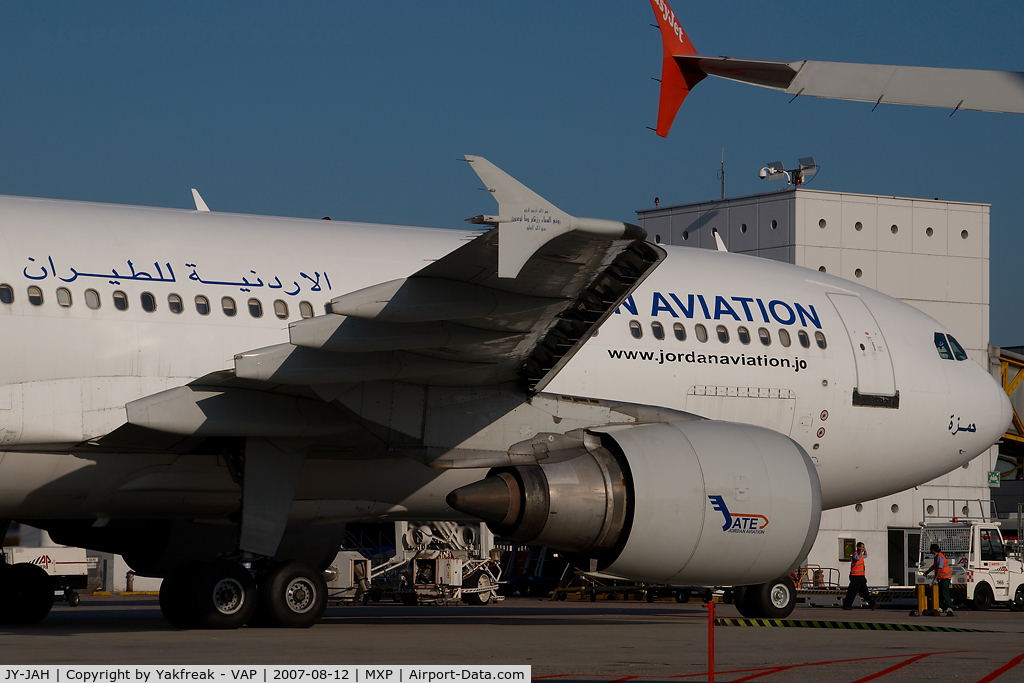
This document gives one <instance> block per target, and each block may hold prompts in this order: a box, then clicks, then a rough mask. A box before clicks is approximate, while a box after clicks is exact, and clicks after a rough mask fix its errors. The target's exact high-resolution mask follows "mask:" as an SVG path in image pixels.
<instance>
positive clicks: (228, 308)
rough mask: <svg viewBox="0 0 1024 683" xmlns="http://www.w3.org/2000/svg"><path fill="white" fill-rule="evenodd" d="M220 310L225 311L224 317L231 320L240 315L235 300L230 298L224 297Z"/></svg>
mask: <svg viewBox="0 0 1024 683" xmlns="http://www.w3.org/2000/svg"><path fill="white" fill-rule="evenodd" d="M220 309H221V310H222V311H224V315H226V316H227V317H229V318H233V317H235V314H236V313H238V309H237V308H235V300H234V299H232V298H231V297H230V296H226V297H223V298H222V299H221V300H220Z"/></svg>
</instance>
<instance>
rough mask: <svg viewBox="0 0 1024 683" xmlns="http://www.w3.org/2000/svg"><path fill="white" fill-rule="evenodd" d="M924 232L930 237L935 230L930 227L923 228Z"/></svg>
mask: <svg viewBox="0 0 1024 683" xmlns="http://www.w3.org/2000/svg"><path fill="white" fill-rule="evenodd" d="M924 234H926V235H928V236H929V237H931V236H932V235H934V234H935V231H934V230H932V229H931V228H928V229H927V230H925V231H924Z"/></svg>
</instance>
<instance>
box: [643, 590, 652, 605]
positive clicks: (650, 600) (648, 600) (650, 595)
mask: <svg viewBox="0 0 1024 683" xmlns="http://www.w3.org/2000/svg"><path fill="white" fill-rule="evenodd" d="M644 597H645V599H646V600H647V602H654V591H653V590H648V591H647V595H646V596H644Z"/></svg>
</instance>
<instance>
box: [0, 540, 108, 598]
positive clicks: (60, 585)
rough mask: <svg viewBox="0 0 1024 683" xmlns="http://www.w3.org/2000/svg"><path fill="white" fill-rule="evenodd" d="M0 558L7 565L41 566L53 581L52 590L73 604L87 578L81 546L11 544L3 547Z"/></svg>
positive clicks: (87, 572)
mask: <svg viewBox="0 0 1024 683" xmlns="http://www.w3.org/2000/svg"><path fill="white" fill-rule="evenodd" d="M3 554H4V558H3V561H4V563H5V564H7V565H8V566H11V565H16V564H21V563H25V564H34V565H36V566H37V567H40V568H41V569H43V570H44V571H45V572H46V573H47V574H48V575H49V576H50V579H51V580H52V581H53V590H54V592H55V593H61V595H62V599H63V600H64V601H65V602H67V603H68V604H69V605H70V606H72V607H77V606H78V603H79V595H78V592H77V591H76V590H75V589H85V587H86V584H87V582H88V580H89V564H88V560H87V558H86V556H85V550H84V549H82V548H71V547H64V546H55V547H45V548H26V547H21V546H11V547H7V548H4V549H3Z"/></svg>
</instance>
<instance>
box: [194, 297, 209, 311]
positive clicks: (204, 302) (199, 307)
mask: <svg viewBox="0 0 1024 683" xmlns="http://www.w3.org/2000/svg"><path fill="white" fill-rule="evenodd" d="M196 313H198V314H199V315H210V300H209V299H207V298H206V297H205V296H203V295H202V294H200V295H198V296H196Z"/></svg>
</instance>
